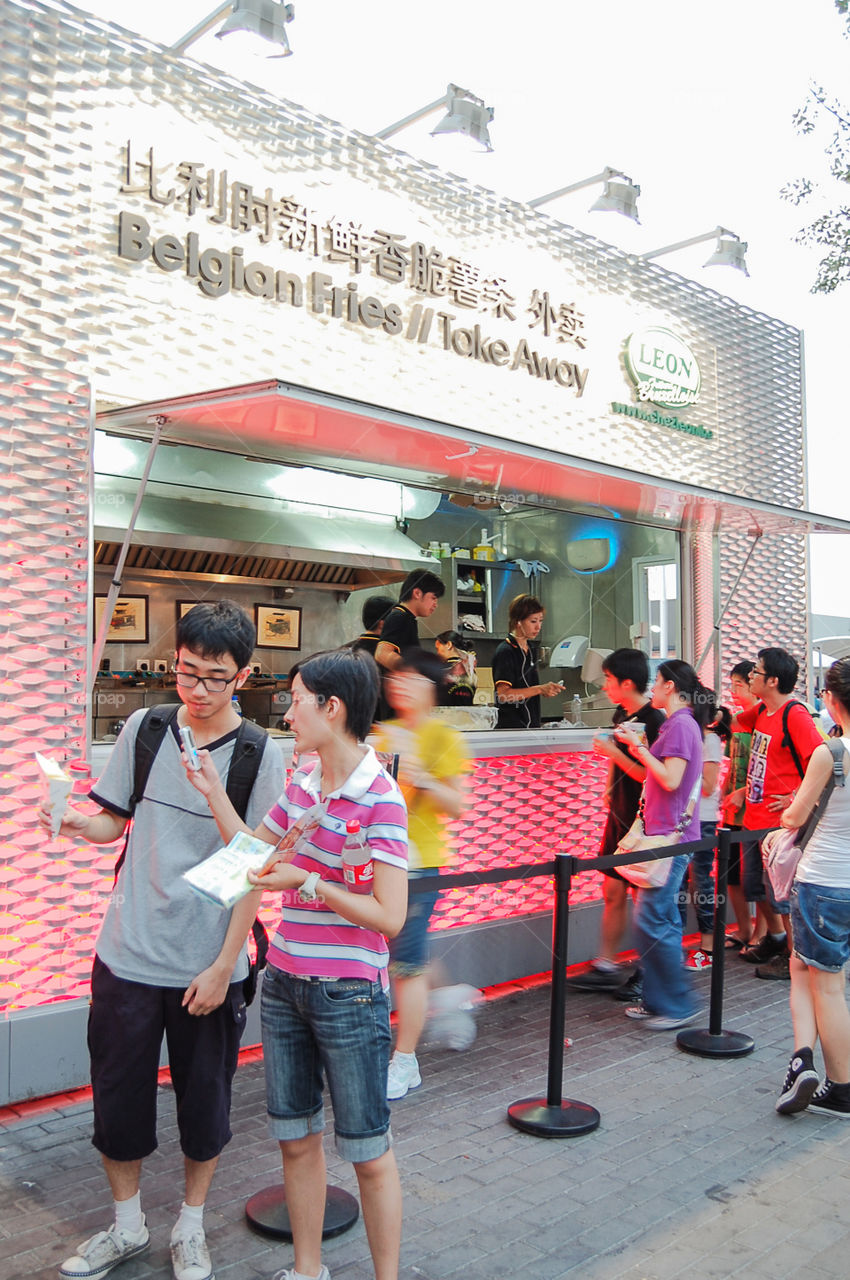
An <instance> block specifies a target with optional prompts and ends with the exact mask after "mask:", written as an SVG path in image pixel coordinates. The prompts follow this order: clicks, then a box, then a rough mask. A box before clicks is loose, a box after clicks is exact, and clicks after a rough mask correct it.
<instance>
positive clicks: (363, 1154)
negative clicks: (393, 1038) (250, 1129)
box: [260, 965, 392, 1164]
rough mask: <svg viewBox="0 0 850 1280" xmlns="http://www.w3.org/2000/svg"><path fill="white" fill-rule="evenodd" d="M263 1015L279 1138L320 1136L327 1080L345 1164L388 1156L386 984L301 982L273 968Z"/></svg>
mask: <svg viewBox="0 0 850 1280" xmlns="http://www.w3.org/2000/svg"><path fill="white" fill-rule="evenodd" d="M260 1015H261V1023H262V1029H263V1056H264V1058H265V1067H266V1106H267V1108H268V1113H269V1127H270V1129H271V1132H272V1135H273V1137H275V1138H277V1139H278V1140H279V1141H282V1142H287V1141H293V1140H294V1139H297V1138H306V1137H308V1136H309V1135H310V1134H313V1133H321V1132H322V1130H323V1129H324V1127H325V1115H324V1106H323V1102H322V1090H323V1088H324V1081H325V1077H327V1082H328V1088H329V1089H330V1095H331V1102H332V1103H333V1111H334V1136H335V1139H336V1149H337V1151H338V1152H339V1154H340V1155H341V1156H342V1158H343V1159H344V1160H350V1161H351V1162H352V1163H353V1164H360V1163H363V1162H364V1161H367V1160H377V1158H378V1157H379V1156H382V1155H383V1154H384V1152H385V1151H388V1150H389V1148H390V1147H391V1146H392V1135H391V1133H390V1109H389V1105H388V1103H387V1066H388V1065H389V1056H390V1015H389V1003H388V1001H387V996H386V992H385V991H384V990H383V989H382V987H381V984H380V982H369V981H368V979H366V978H338V979H336V980H335V981H326V980H324V979H322V978H296V977H293V976H292V975H291V974H288V973H282V972H281V970H280V969H276V968H275V967H274V965H269V966H268V968H267V969H266V974H265V978H264V980H263V990H262V996H261V998H260Z"/></svg>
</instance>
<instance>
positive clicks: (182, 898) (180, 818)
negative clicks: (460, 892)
mask: <svg viewBox="0 0 850 1280" xmlns="http://www.w3.org/2000/svg"><path fill="white" fill-rule="evenodd" d="M255 641H256V632H255V630H254V624H253V623H252V621H251V619H250V618H249V617H248V615H247V614H246V613H245V611H244V609H242V608H240V607H239V605H237V604H234V603H233V602H232V601H227V600H221V601H217V602H216V603H214V604H198V605H195V607H194V608H193V609H190V610H189V612H188V613H187V614H185V615H184V616H183V617H182V618H181V619H180V621H179V622H178V624H177V654H176V666H175V674H176V681H177V694H178V696H179V698H180V701H181V703H182V704H183V705H182V706H181V707H180V710H179V712H178V714H177V717H176V719H174V720H172V721H171V723H170V726H169V729H168V731H167V732H166V733H165V736H164V738H163V740H162V741H161V743H160V745H159V748H158V750H157V751H156V755H155V756H154V759H153V762H152V765H151V769H150V773H149V775H148V778H147V781H146V783H145V786H144V788H143V794H142V795H141V796H139V797H136V796H135V795H134V791H135V775H136V735H137V734H138V732H139V727H140V725H141V723H142V720H143V719H144V717H145V714H146V712H145V711H144V710H141V711H136V712H134V713H133V715H132V716H130V718H129V720H128V721H127V724H126V726H125V728H124V729H123V730H122V731H121V734H120V736H119V738H118V741H117V742H116V744H115V747H114V749H113V752H112V756H111V757H110V760H109V763H108V764H107V766H106V769H105V771H104V773H103V775H102V776H101V778H100V780H99V781H98V782H97V783H96V784H95V786H94V787H93V789H92V792H91V798H92V799H93V800H94V801H95V803H96V804H98V805H100V806H101V807H100V810H99V812H98V813H96V814H84V813H82V812H81V811H80V810H78V809H73V808H70V807H69V808H68V810H67V811H66V814H65V818H64V820H63V822H62V828H61V832H60V834H61V835H63V836H67V837H69V838H71V839H74V840H80V839H83V840H89V841H91V843H92V844H111V843H113V842H114V841H116V840H118V839H119V838H120V837H121V836H122V835H123V834H124V833H125V831H126V829H127V826H128V822H129V820H130V818H131V816H132V818H133V823H132V826H131V827H130V831H129V838H128V841H127V845H126V850H125V856H124V859H123V863H122V865H121V868H120V872H119V874H118V876H117V879H116V883H115V886H114V890H113V892H112V894H111V895H110V898H109V902H108V905H107V909H106V913H105V915H104V919H103V924H102V926H101V930H100V934H99V936H98V940H97V943H96V947H95V959H94V968H93V971H92V1002H91V1012H90V1015H89V1031H88V1042H89V1051H90V1054H91V1073H92V1093H93V1102H94V1136H93V1139H92V1141H93V1143H94V1146H95V1147H96V1148H97V1150H98V1151H99V1152H100V1154H101V1159H102V1160H103V1166H104V1170H105V1172H106V1176H107V1178H108V1180H109V1185H110V1188H111V1191H112V1196H113V1200H114V1202H115V1205H114V1214H115V1219H114V1222H113V1224H112V1226H111V1227H110V1228H109V1229H108V1230H107V1231H101V1232H99V1233H98V1234H97V1235H95V1236H92V1237H91V1239H89V1240H86V1241H85V1242H84V1243H83V1244H81V1245H80V1246H79V1248H78V1250H77V1252H76V1253H75V1254H74V1255H73V1257H70V1258H68V1259H67V1260H66V1261H65V1262H64V1263H63V1264H62V1266H61V1267H60V1269H59V1274H60V1275H61V1276H62V1277H64V1280H101V1277H103V1276H105V1275H107V1273H108V1272H110V1271H111V1270H112V1269H113V1267H116V1266H117V1265H118V1264H119V1263H121V1262H124V1261H126V1260H127V1259H128V1258H131V1257H135V1256H136V1255H137V1254H139V1253H142V1252H143V1251H144V1250H146V1249H147V1248H148V1246H149V1243H150V1237H149V1234H148V1230H147V1227H146V1225H145V1218H144V1214H143V1213H142V1209H141V1200H140V1190H139V1186H140V1177H141V1167H142V1161H143V1159H144V1158H145V1157H146V1156H148V1155H150V1154H151V1152H152V1151H154V1150H155V1148H156V1145H157V1139H156V1094H157V1070H158V1067H159V1056H160V1049H161V1044H162V1039H163V1035H164V1036H165V1038H166V1043H167V1045H168V1057H169V1065H170V1069H171V1078H172V1083H173V1085H174V1092H175V1096H176V1102H177V1123H178V1128H179V1130H180V1145H181V1148H182V1151H183V1155H184V1164H185V1199H184V1202H183V1205H182V1208H181V1210H180V1214H179V1216H178V1219H177V1222H176V1224H175V1226H174V1229H173V1231H172V1234H171V1255H172V1265H173V1269H174V1275H175V1278H176V1280H211V1277H212V1264H211V1261H210V1255H209V1251H208V1249H207V1246H206V1240H205V1236H204V1228H203V1211H204V1202H205V1200H206V1195H207V1192H208V1190H209V1187H210V1184H211V1182H212V1177H213V1173H214V1171H215V1167H216V1163H217V1161H218V1157H219V1154H220V1153H221V1151H222V1149H223V1148H224V1146H225V1144H226V1143H227V1142H228V1141H229V1140H230V1136H231V1134H230V1125H229V1114H230V1092H231V1084H232V1080H233V1075H234V1072H235V1070H236V1062H237V1054H238V1051H239V1041H240V1037H241V1035H242V1031H243V1030H244V1027H245V999H244V994H243V989H242V982H243V980H244V979H245V977H246V976H247V974H248V960H247V953H246V948H245V940H246V938H247V936H248V933H249V931H250V929H251V924H252V922H253V919H254V914H255V911H256V896H255V895H254V894H251V895H249V896H248V897H247V898H243V899H242V900H241V902H239V903H237V905H236V906H235V907H234V908H233V909H232V910H231V911H220V910H219V908H218V907H217V906H215V905H214V904H212V903H209V904H208V903H206V902H205V901H204V899H202V898H200V897H199V896H198V895H197V894H195V893H194V891H193V890H192V889H191V888H190V887H189V884H188V882H187V881H186V880H184V879H183V874H184V872H186V871H188V870H189V868H190V867H193V866H195V865H196V864H197V863H199V862H202V861H203V860H204V859H205V858H207V857H209V855H210V854H211V853H213V852H215V850H216V849H218V848H219V847H220V846H221V844H222V840H221V836H220V834H219V832H218V828H217V827H216V824H215V822H214V821H213V819H212V816H211V814H210V812H209V808H208V806H207V804H206V802H205V801H204V800H203V798H202V797H201V796H200V795H199V794H198V792H197V790H196V788H195V787H193V786H192V784H191V783H190V782H189V780H188V778H187V776H186V769H185V767H184V765H183V763H182V756H181V745H180V738H179V730H180V729H181V728H184V727H186V726H188V727H189V728H191V730H192V732H193V734H194V737H195V742H196V744H197V746H198V747H203V748H206V750H207V751H208V752H209V753H210V758H211V760H212V762H213V764H214V766H215V768H216V770H217V772H218V773H219V775H220V777H221V778H222V779H225V778H226V777H227V774H228V771H229V769H230V766H231V762H232V758H233V751H234V746H235V743H236V738H237V733H238V730H239V724H240V719H239V715H238V714H237V712H236V711H235V710H234V708H233V705H232V701H231V700H232V697H233V692H234V689H238V688H239V687H240V686H241V685H242V684H244V682H245V680H246V678H247V676H248V671H249V667H248V664H249V662H250V660H251V654H252V652H253V649H254V644H255ZM283 782H284V769H283V760H282V757H281V755H280V752H279V751H277V750H276V749H275V748H274V747H273V746H272V745H271V744H270V743H268V742H267V743H266V749H264V750H263V751H262V756H261V759H260V765H259V769H258V771H257V776H256V779H255V781H254V784H253V788H252V791H251V795H250V799H249V801H248V807H247V812H246V818H247V821H248V823H249V824H250V825H252V826H256V824H257V823H258V822H259V821H260V819H261V818H262V817H263V815H264V814H265V813H267V812H268V810H269V809H270V808H271V806H272V804H273V803H274V802H275V800H276V799H277V797H278V795H279V794H280V792H281V791H282V790H283ZM42 822H44V815H42Z"/></svg>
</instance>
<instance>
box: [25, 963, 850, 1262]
mask: <svg viewBox="0 0 850 1280" xmlns="http://www.w3.org/2000/svg"><path fill="white" fill-rule="evenodd" d="M709 981H710V975H709V974H701V975H698V976H697V982H698V985H699V987H700V989H701V990H702V991H703V992H704V993H705V999H706V1003H707V1000H708V989H709ZM787 997H788V985H787V983H776V982H771V983H768V982H761V981H758V980H756V979H755V978H754V977H753V970H752V967H751V966H749V965H743V964H741V963H740V962H739V961H737V960H736V959H735V958H734V957H732V958H731V959H730V961H729V964H728V966H727V999H726V1014H725V1017H724V1026H725V1027H726V1028H729V1029H735V1028H737V1029H740V1030H745V1031H748V1032H749V1033H750V1034H751V1035H753V1036H754V1038H755V1040H756V1049H755V1052H754V1053H752V1054H750V1055H749V1056H748V1057H746V1058H742V1059H737V1060H732V1059H727V1060H710V1059H705V1058H697V1057H693V1056H691V1055H688V1054H685V1053H682V1052H680V1051H679V1050H677V1049H676V1047H675V1042H674V1037H673V1036H672V1035H669V1034H653V1033H650V1032H647V1031H646V1030H645V1029H644V1028H642V1027H641V1026H640V1025H638V1024H636V1023H633V1022H629V1021H628V1020H627V1019H626V1018H624V1016H623V1007H622V1005H620V1004H617V1003H615V1002H614V1001H612V1000H610V998H608V997H605V996H602V995H598V994H596V995H570V996H569V997H568V1006H567V1030H568V1033H569V1035H570V1036H571V1037H572V1039H573V1042H574V1043H573V1047H572V1048H571V1049H569V1050H568V1051H567V1054H566V1067H565V1094H566V1095H567V1096H569V1097H573V1098H576V1099H579V1100H581V1101H583V1102H588V1103H591V1104H593V1105H594V1106H596V1107H597V1108H598V1109H599V1111H600V1112H601V1115H602V1123H601V1125H600V1127H599V1129H598V1130H596V1132H595V1133H592V1134H589V1135H587V1136H585V1137H582V1138H572V1139H558V1140H551V1141H549V1140H546V1139H542V1138H538V1137H533V1136H530V1135H526V1134H522V1133H519V1132H517V1131H516V1130H514V1129H512V1128H511V1127H510V1126H509V1125H508V1124H507V1122H506V1119H505V1114H506V1109H507V1107H508V1105H509V1104H510V1103H511V1102H514V1101H516V1100H517V1099H519V1098H522V1097H526V1096H529V1095H532V1096H533V1095H536V1094H543V1093H545V1088H546V1053H547V1026H548V1000H549V990H548V987H545V986H543V987H538V988H533V989H525V988H521V987H517V988H514V989H509V991H508V993H507V994H506V995H503V996H502V998H500V999H499V1000H495V1001H492V1002H490V1003H488V1004H487V1005H486V1007H485V1008H484V1009H483V1011H482V1013H481V1016H480V1019H479V1036H478V1040H477V1042H476V1044H475V1045H474V1046H473V1047H472V1048H471V1049H470V1050H468V1051H467V1052H466V1053H461V1054H457V1053H452V1052H449V1051H443V1050H428V1049H426V1050H425V1052H424V1053H423V1054H422V1055H421V1060H422V1068H423V1080H424V1083H423V1086H422V1088H421V1089H419V1090H417V1091H416V1092H415V1093H413V1094H411V1095H409V1097H408V1098H406V1099H404V1100H403V1101H401V1102H398V1103H395V1104H394V1106H393V1131H394V1134H395V1140H396V1152H397V1156H398V1160H399V1164H400V1168H401V1177H402V1183H403V1187H404V1193H405V1225H404V1241H403V1247H402V1274H403V1275H404V1276H407V1277H419V1278H422V1280H442V1277H449V1276H456V1277H458V1280H460V1278H461V1277H463V1278H464V1280H485V1278H486V1280H494V1278H495V1280H511V1278H512V1277H522V1278H523V1280H557V1278H559V1277H581V1280H619V1278H622V1280H674V1277H680V1276H701V1277H708V1278H713V1277H730V1276H738V1275H741V1276H746V1278H747V1280H768V1278H769V1280H783V1277H797V1276H804V1277H805V1278H806V1280H826V1278H829V1280H838V1277H841V1278H842V1280H844V1277H846V1276H847V1275H848V1273H850V1225H848V1224H850V1214H848V1212H847V1208H846V1206H847V1204H848V1197H849V1196H850V1164H848V1154H849V1153H850V1124H844V1123H843V1122H841V1121H839V1120H835V1119H832V1118H830V1117H819V1116H816V1115H802V1116H797V1117H792V1118H786V1117H780V1116H777V1115H776V1114H775V1112H774V1110H773V1104H774V1100H775V1097H776V1094H777V1091H778V1087H779V1085H780V1083H781V1081H782V1078H783V1075H784V1071H785V1067H786V1064H787V1059H788V1055H789V1050H790V1022H789V1017H788V1009H787ZM706 1025H707V1019H706ZM160 1112H161V1126H160V1149H159V1152H158V1153H157V1155H156V1156H154V1157H152V1158H151V1159H150V1161H148V1163H147V1166H146V1172H145V1177H144V1182H143V1202H144V1208H145V1210H146V1213H147V1216H148V1223H149V1226H150V1228H151V1231H152V1237H153V1244H152V1248H151V1250H150V1252H149V1253H148V1254H147V1255H145V1257H143V1258H140V1259H137V1260H135V1261H134V1262H131V1263H127V1264H125V1265H124V1266H123V1267H122V1268H121V1269H120V1271H119V1272H117V1273H116V1274H117V1275H120V1276H121V1277H122V1280H170V1275H171V1272H170V1266H169V1261H168V1250H167V1243H168V1233H169V1230H170V1227H171V1222H172V1220H173V1217H174V1215H175V1213H176V1211H177V1208H178V1206H179V1203H180V1199H181V1194H180V1177H179V1175H180V1163H181V1162H180V1155H179V1149H178V1145H177V1140H176V1132H175V1124H174V1114H173V1103H172V1096H171V1094H170V1091H169V1090H168V1089H164V1090H163V1091H162V1102H161V1108H160ZM233 1112H234V1114H233V1128H234V1134H235V1136H234V1139H233V1141H232V1143H231V1144H230V1146H229V1147H228V1149H227V1151H226V1152H225V1154H224V1156H223V1158H222V1163H221V1166H220V1168H219V1172H218V1175H217V1179H216V1182H215V1183H214V1186H213V1190H212V1194H211V1197H210V1200H209V1203H208V1208H207V1218H206V1221H207V1231H208V1237H209V1241H210V1246H211V1249H212V1253H213V1260H214V1263H215V1268H216V1274H217V1276H218V1280H256V1278H257V1277H262V1278H263V1280H266V1278H267V1277H270V1276H271V1275H272V1274H273V1273H274V1272H275V1271H276V1270H278V1269H279V1268H281V1267H284V1266H289V1265H291V1260H292V1251H291V1248H290V1247H289V1246H288V1245H285V1244H280V1243H276V1242H273V1241H270V1240H268V1239H267V1238H264V1237H262V1236H259V1235H256V1234H254V1233H253V1232H252V1231H251V1230H250V1229H249V1228H248V1226H247V1225H246V1222H245V1219H244V1204H245V1201H246V1199H247V1198H248V1196H250V1195H251V1194H253V1192H255V1191H257V1190H259V1189H261V1188H263V1187H265V1186H268V1185H271V1184H273V1183H275V1182H276V1181H277V1178H278V1176H279V1175H278V1169H279V1165H278V1156H277V1149H276V1146H275V1144H274V1143H273V1142H272V1141H271V1140H270V1139H269V1137H268V1136H267V1133H266V1126H265V1115H264V1107H263V1080H262V1065H261V1063H259V1062H257V1061H254V1062H249V1063H248V1064H247V1065H245V1066H243V1067H241V1068H240V1070H239V1073H238V1075H237V1080H236V1087H235V1097H234V1109H233ZM89 1129H90V1105H89V1103H88V1100H87V1099H86V1098H84V1097H83V1098H81V1097H80V1096H77V1097H73V1096H67V1097H64V1098H59V1099H52V1100H47V1101H46V1102H45V1103H44V1104H43V1105H41V1106H39V1107H35V1108H29V1107H28V1108H26V1109H25V1111H24V1113H23V1114H22V1115H21V1116H20V1117H16V1116H15V1115H11V1116H8V1115H7V1123H6V1124H5V1125H4V1127H3V1130H2V1133H0V1280H19V1278H20V1280H23V1278H24V1277H26V1280H41V1278H42V1277H44V1278H47V1277H50V1278H51V1280H53V1278H54V1277H55V1268H56V1266H57V1264H58V1263H59V1262H60V1261H61V1260H62V1259H63V1258H64V1257H66V1256H67V1255H68V1254H69V1253H70V1252H72V1250H73V1247H74V1245H75V1244H76V1243H77V1242H78V1241H79V1240H80V1239H82V1238H84V1237H85V1236H86V1235H87V1234H91V1233H92V1232H93V1231H95V1230H98V1229H100V1228H102V1227H103V1226H105V1225H107V1224H106V1215H105V1213H104V1204H105V1203H106V1199H107V1197H106V1191H105V1181H104V1179H103V1177H102V1174H101V1172H100V1167H99V1161H98V1159H97V1157H96V1154H95V1152H94V1150H93V1149H92V1147H91V1146H90V1144H89ZM327 1147H328V1162H329V1170H330V1177H331V1181H332V1182H334V1183H335V1184H336V1185H338V1186H342V1187H344V1188H346V1189H347V1190H349V1191H352V1192H355V1191H356V1182H355V1179H354V1176H353V1171H352V1170H351V1168H350V1166H348V1165H345V1164H343V1163H342V1162H340V1161H339V1160H338V1159H337V1157H336V1155H335V1154H334V1152H333V1143H332V1139H330V1138H329V1139H328V1140H327ZM325 1260H326V1262H327V1263H328V1266H329V1267H330V1270H331V1274H332V1276H333V1280H367V1278H368V1277H370V1276H371V1274H372V1273H371V1267H370V1265H369V1260H368V1249H367V1247H366V1240H365V1234H364V1231H363V1226H362V1222H358V1223H357V1225H356V1226H355V1227H354V1228H353V1229H352V1230H351V1231H349V1232H347V1233H345V1234H344V1235H342V1236H339V1237H337V1238H336V1239H334V1240H330V1241H327V1242H326V1246H325Z"/></svg>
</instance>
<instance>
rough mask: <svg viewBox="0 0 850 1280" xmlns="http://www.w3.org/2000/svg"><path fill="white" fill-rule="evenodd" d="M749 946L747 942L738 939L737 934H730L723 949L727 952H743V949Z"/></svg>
mask: <svg viewBox="0 0 850 1280" xmlns="http://www.w3.org/2000/svg"><path fill="white" fill-rule="evenodd" d="M749 945H750V944H749V942H745V941H744V939H743V938H739V937H738V936H737V934H734V933H730V934H729V935H728V937H727V938H726V942H725V943H724V947H725V949H726V950H727V951H743V950H744V948H745V947H748V946H749Z"/></svg>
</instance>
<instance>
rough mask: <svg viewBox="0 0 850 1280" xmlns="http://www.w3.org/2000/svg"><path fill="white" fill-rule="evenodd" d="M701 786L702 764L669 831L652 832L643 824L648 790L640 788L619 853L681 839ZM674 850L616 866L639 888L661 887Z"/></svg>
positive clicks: (618, 848) (658, 845)
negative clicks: (634, 814)
mask: <svg viewBox="0 0 850 1280" xmlns="http://www.w3.org/2000/svg"><path fill="white" fill-rule="evenodd" d="M701 787H702V768H701V767H700V771H699V773H698V775H697V779H696V782H695V783H694V785H693V788H692V790H691V794H690V797H689V798H688V803H687V806H686V808H685V812H684V813H683V814H682V816H681V818H680V819H679V821H678V823H677V824H676V826H675V828H674V829H673V830H672V831H671V832H670V833H669V835H658V836H650V835H647V834H646V829H645V828H644V825H643V804H644V795H645V790H644V791H642V792H641V796H640V805H639V806H638V812H637V817H636V818H635V820H634V822H633V823H632V825H631V826H630V827H629V829H628V831H627V832H626V834H625V835H624V836H623V838H622V840H621V841H620V843H619V844H618V846H617V852H618V853H634V852H635V850H638V849H660V848H661V847H662V846H663V845H668V844H678V843H679V842H680V840H681V839H682V835H683V834H684V830H685V827H686V826H687V825H688V823H689V822H690V820H691V818H692V817H693V813H694V809H695V808H696V805H697V800H698V799H699V793H700V789H701ZM674 857H675V854H671V855H670V857H669V858H650V859H648V860H647V861H646V862H631V863H629V864H628V865H627V866H622V867H617V870H618V871H619V873H620V875H621V876H622V877H623V879H624V880H628V882H629V884H633V885H634V886H635V887H636V888H637V889H660V888H662V886H663V885H665V884H666V883H667V880H668V878H669V876H670V868H671V867H672V865H673V858H674Z"/></svg>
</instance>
